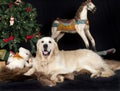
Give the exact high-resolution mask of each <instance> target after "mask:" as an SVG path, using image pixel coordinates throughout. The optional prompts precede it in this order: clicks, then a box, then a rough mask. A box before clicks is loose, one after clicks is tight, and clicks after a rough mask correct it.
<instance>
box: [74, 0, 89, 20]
mask: <svg viewBox="0 0 120 91" xmlns="http://www.w3.org/2000/svg"><path fill="white" fill-rule="evenodd" d="M89 2H90V1H89V0H87V1H85V2H83V3H82V4H81V6H79V8H78V10H77V12H76V14H75V17H74V18H75V20H77V19H80V13H81V12H82V10H83V7H84V6H85V5H86V4H87V3H89Z"/></svg>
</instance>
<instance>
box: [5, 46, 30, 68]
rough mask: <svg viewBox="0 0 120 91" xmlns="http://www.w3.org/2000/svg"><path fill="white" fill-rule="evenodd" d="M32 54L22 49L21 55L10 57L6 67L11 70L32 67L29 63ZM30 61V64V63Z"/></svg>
mask: <svg viewBox="0 0 120 91" xmlns="http://www.w3.org/2000/svg"><path fill="white" fill-rule="evenodd" d="M31 56H32V55H31V53H30V51H29V50H27V49H25V48H23V47H20V48H19V53H16V54H14V55H10V57H9V58H8V60H7V63H8V64H7V65H6V67H7V68H9V69H15V68H21V69H22V68H24V67H30V66H32V63H31V62H30V61H29V60H30V58H31ZM28 61H29V62H28Z"/></svg>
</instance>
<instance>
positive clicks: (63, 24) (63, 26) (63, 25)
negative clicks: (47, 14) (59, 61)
mask: <svg viewBox="0 0 120 91" xmlns="http://www.w3.org/2000/svg"><path fill="white" fill-rule="evenodd" d="M58 21H59V25H58V28H57V30H58V31H59V30H61V31H75V30H76V29H75V20H74V19H70V20H67V19H60V20H58Z"/></svg>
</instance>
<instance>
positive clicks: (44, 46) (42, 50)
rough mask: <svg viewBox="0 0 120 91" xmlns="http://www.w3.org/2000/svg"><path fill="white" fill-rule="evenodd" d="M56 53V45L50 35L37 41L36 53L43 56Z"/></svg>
mask: <svg viewBox="0 0 120 91" xmlns="http://www.w3.org/2000/svg"><path fill="white" fill-rule="evenodd" d="M57 53H58V45H57V43H56V42H55V41H54V39H52V38H51V37H43V38H41V39H39V40H38V42H37V55H40V56H42V57H44V58H47V57H51V56H52V55H55V54H57Z"/></svg>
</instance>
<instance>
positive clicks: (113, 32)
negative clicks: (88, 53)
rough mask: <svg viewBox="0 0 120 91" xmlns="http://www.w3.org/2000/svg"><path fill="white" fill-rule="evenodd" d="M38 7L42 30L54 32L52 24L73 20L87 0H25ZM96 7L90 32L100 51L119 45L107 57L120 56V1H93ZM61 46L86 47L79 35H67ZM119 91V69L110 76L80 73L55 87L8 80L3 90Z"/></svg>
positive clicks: (60, 43)
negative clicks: (101, 76)
mask: <svg viewBox="0 0 120 91" xmlns="http://www.w3.org/2000/svg"><path fill="white" fill-rule="evenodd" d="M25 1H26V2H29V3H31V4H32V5H33V7H35V8H37V12H38V17H37V21H38V23H40V24H42V25H43V27H42V29H41V33H42V34H43V35H45V36H50V35H51V24H52V22H53V20H55V19H56V18H57V17H60V18H66V19H71V18H73V17H74V15H75V13H76V11H77V8H78V7H79V5H80V4H81V3H82V2H83V1H84V0H25ZM93 2H94V4H95V5H96V7H97V11H96V12H95V14H92V13H90V12H89V13H88V18H89V20H90V31H91V33H92V35H93V37H94V38H95V41H96V48H97V51H101V50H105V49H109V48H116V50H117V51H116V53H115V54H114V55H113V54H112V55H109V56H107V57H108V58H111V59H120V0H93ZM58 44H59V48H60V49H64V50H72V49H78V48H84V43H83V41H82V39H81V38H80V37H79V35H77V34H66V35H65V36H64V37H63V38H62V39H61V40H60V41H59V42H58ZM49 90H50V91H56V90H57V91H67V90H68V91H71V90H72V91H120V71H117V74H116V75H115V76H113V77H110V78H96V79H90V78H89V76H88V75H81V76H78V77H76V78H75V80H74V81H69V80H66V81H65V82H64V83H62V84H58V85H57V86H55V87H52V88H51V87H42V86H41V85H40V84H39V82H38V81H36V80H28V81H24V82H22V81H21V82H9V83H7V82H5V83H1V84H0V91H49Z"/></svg>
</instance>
